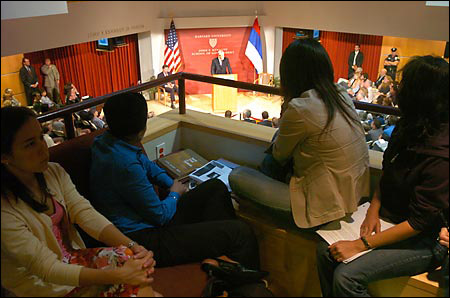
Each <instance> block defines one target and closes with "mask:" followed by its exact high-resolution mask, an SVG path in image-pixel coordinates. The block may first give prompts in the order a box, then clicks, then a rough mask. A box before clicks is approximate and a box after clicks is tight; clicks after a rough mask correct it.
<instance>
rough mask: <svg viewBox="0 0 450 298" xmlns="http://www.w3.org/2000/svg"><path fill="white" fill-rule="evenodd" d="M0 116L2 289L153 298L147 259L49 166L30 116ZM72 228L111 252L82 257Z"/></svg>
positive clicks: (11, 110)
mask: <svg viewBox="0 0 450 298" xmlns="http://www.w3.org/2000/svg"><path fill="white" fill-rule="evenodd" d="M1 114H2V115H1V122H2V124H1V130H2V165H1V171H2V173H1V180H2V181H1V182H2V183H1V184H2V187H1V219H2V225H1V235H2V236H1V238H2V244H1V249H2V254H1V269H2V272H7V274H2V276H1V282H2V287H4V288H6V289H7V290H8V291H10V292H12V293H13V294H14V295H16V296H18V297H26V296H29V297H33V296H36V295H39V296H43V297H53V296H60V297H71V296H77V297H78V296H87V297H100V296H104V297H106V296H128V297H130V296H136V295H137V294H139V295H141V296H146V295H149V296H153V295H154V293H153V290H152V288H151V286H150V283H151V282H152V281H153V279H152V278H151V277H150V275H151V274H152V273H153V271H154V268H153V267H154V264H155V263H154V260H153V253H152V252H150V251H148V250H146V249H145V248H144V247H142V246H140V245H138V244H135V243H134V242H133V241H132V239H130V238H128V237H127V236H125V235H124V234H122V233H121V232H120V231H119V230H118V229H117V228H115V227H114V226H113V225H112V224H111V223H110V222H109V221H108V220H107V219H106V218H105V217H104V216H102V215H101V214H100V213H98V212H97V211H95V210H94V209H93V208H92V206H91V204H90V203H89V202H88V201H87V200H86V199H84V198H83V197H82V196H81V195H80V194H79V193H78V192H77V190H76V189H75V186H74V185H73V183H72V181H71V179H70V177H69V175H68V174H67V173H66V171H65V170H64V169H63V168H62V167H61V166H60V165H59V164H57V163H53V162H49V161H48V160H49V153H48V148H47V144H46V142H45V141H44V139H43V138H42V129H41V125H40V124H39V122H38V121H37V120H36V115H35V113H34V112H33V111H32V110H31V109H29V108H27V107H7V108H2V109H1ZM74 223H76V224H77V225H78V226H79V227H80V228H81V229H83V230H85V231H86V232H88V233H89V234H90V235H92V236H93V237H94V238H96V239H97V240H99V241H101V242H103V243H105V245H106V246H110V247H102V248H89V249H86V248H85V245H84V243H83V240H82V239H81V238H80V236H79V234H78V232H77V230H76V228H75V226H74ZM127 246H128V247H129V248H130V250H129V249H128V248H127ZM133 255H134V256H133ZM132 256H133V257H132Z"/></svg>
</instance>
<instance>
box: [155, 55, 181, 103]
mask: <svg viewBox="0 0 450 298" xmlns="http://www.w3.org/2000/svg"><path fill="white" fill-rule="evenodd" d="M162 70H163V71H162V72H160V73H159V74H158V79H161V78H164V77H167V76H169V75H171V74H172V73H171V72H170V71H169V66H167V65H165V64H164V65H163V67H162ZM164 89H165V90H166V92H169V93H170V107H171V108H172V109H175V104H174V103H175V92H176V93H178V87H177V85H175V81H172V82H168V83H166V84H165V85H164Z"/></svg>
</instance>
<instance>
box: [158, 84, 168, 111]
mask: <svg viewBox="0 0 450 298" xmlns="http://www.w3.org/2000/svg"><path fill="white" fill-rule="evenodd" d="M161 95H163V96H164V97H163V99H164V105H165V106H167V97H168V95H167V92H166V89H164V87H163V86H158V102H161ZM169 96H170V95H169Z"/></svg>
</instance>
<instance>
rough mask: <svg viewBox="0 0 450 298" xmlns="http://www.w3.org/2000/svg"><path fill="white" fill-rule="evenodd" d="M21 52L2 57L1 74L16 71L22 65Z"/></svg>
mask: <svg viewBox="0 0 450 298" xmlns="http://www.w3.org/2000/svg"><path fill="white" fill-rule="evenodd" d="M22 58H23V54H18V55H13V56H6V57H2V75H4V74H8V73H12V72H18V71H19V70H20V68H21V67H22Z"/></svg>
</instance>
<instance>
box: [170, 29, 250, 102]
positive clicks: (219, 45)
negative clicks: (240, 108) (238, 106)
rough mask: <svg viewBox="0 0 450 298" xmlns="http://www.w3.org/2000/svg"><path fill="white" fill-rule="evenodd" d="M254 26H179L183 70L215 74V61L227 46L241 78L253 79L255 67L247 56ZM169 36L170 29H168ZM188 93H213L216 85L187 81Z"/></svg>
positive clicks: (244, 80)
mask: <svg viewBox="0 0 450 298" xmlns="http://www.w3.org/2000/svg"><path fill="white" fill-rule="evenodd" d="M250 31H251V27H239V28H205V29H177V35H178V46H179V47H180V50H181V55H182V62H183V63H182V66H181V67H180V70H179V71H184V72H191V73H196V74H202V75H211V61H212V59H214V58H216V57H217V51H219V50H221V49H222V50H223V51H224V52H225V57H228V59H229V60H230V64H231V69H232V71H233V73H235V74H237V75H238V80H239V81H243V82H253V77H254V67H253V64H252V63H251V62H250V60H249V59H248V58H247V57H246V56H245V48H246V47H247V41H248V37H249V36H250ZM165 34H166V38H167V34H168V30H166V31H165ZM186 93H187V94H211V93H212V85H210V84H206V83H199V82H193V81H186Z"/></svg>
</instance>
